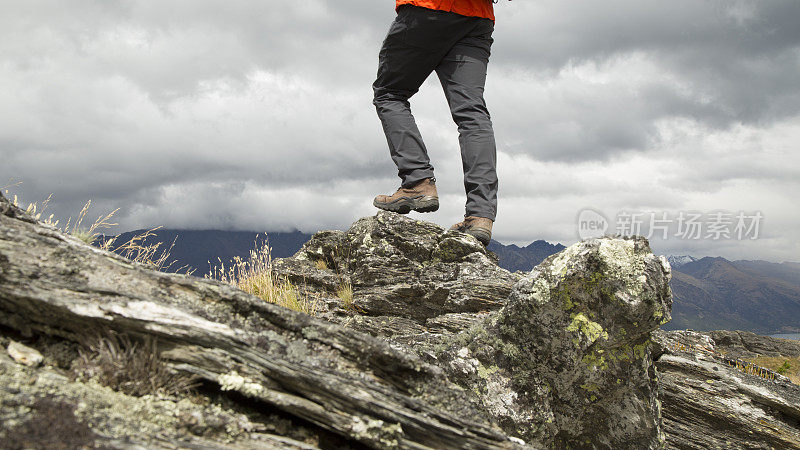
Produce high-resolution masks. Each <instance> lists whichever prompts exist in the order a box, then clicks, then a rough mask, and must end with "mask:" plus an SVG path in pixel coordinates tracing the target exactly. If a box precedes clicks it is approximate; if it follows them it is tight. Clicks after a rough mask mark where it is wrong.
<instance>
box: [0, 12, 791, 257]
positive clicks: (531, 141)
mask: <svg viewBox="0 0 800 450" xmlns="http://www.w3.org/2000/svg"><path fill="white" fill-rule="evenodd" d="M393 7H394V2H393V1H391V0H325V1H322V0H304V1H284V2H277V1H275V0H268V1H236V0H225V1H222V0H217V1H207V0H182V1H175V0H162V1H157V2H156V1H136V0H128V1H114V0H95V1H88V0H70V1H63V0H53V1H36V0H25V1H13V0H0V187H3V186H5V185H8V184H13V183H15V182H17V181H22V184H21V185H13V186H10V187H7V189H8V190H9V191H10V192H11V193H12V194H17V195H19V196H20V197H21V198H22V199H23V202H31V201H41V200H42V199H43V198H46V197H47V195H48V194H50V193H52V194H53V195H54V201H53V202H52V203H51V206H50V212H54V213H56V215H58V216H61V217H68V216H70V215H75V214H76V213H77V211H78V210H80V208H81V206H82V205H83V203H84V202H85V201H86V200H88V199H92V200H93V201H94V203H95V205H96V207H95V208H93V209H92V215H93V216H97V215H99V214H100V213H102V212H107V211H110V210H112V209H115V208H121V209H120V212H119V213H118V215H117V221H118V222H119V223H120V231H125V230H130V229H138V228H145V227H152V226H158V225H163V226H165V227H171V228H195V229H236V230H253V231H287V230H290V229H295V228H297V229H300V230H302V231H305V232H313V231H316V230H319V229H328V228H338V229H342V228H345V227H347V226H348V225H349V224H350V223H352V222H353V221H354V220H356V219H357V218H359V217H362V216H366V215H370V214H374V212H375V210H374V208H373V207H372V198H373V196H374V195H376V194H379V193H385V194H389V193H392V192H394V190H395V189H396V188H397V187H398V185H399V179H398V178H397V177H396V169H395V168H394V165H393V164H392V162H391V160H390V158H389V152H388V149H387V147H386V141H385V138H384V137H383V134H382V131H381V127H380V122H379V121H378V119H377V117H376V115H375V110H374V107H373V106H372V103H371V102H372V90H371V84H372V81H373V80H374V77H375V72H376V69H377V55H378V50H379V48H380V45H381V42H382V40H383V38H384V36H385V33H386V31H387V29H388V27H389V24H390V23H391V21H392V20H393V18H394V14H395V13H394V8H393ZM495 10H496V15H497V23H496V28H495V34H494V37H495V43H494V47H493V54H492V58H491V61H490V64H489V77H488V81H487V87H486V99H487V103H488V105H489V109H490V111H491V113H492V118H493V121H494V124H495V132H496V136H497V142H498V172H499V178H500V192H499V211H498V220H497V222H496V224H495V232H494V237H495V239H497V240H499V241H501V242H504V243H517V244H527V243H530V242H531V241H532V240H535V239H546V240H548V241H550V242H562V243H564V244H570V243H573V242H575V241H576V240H577V239H578V237H579V235H578V226H577V218H578V216H579V214H580V212H581V211H582V210H584V209H585V208H592V209H594V210H596V211H598V212H600V213H602V215H603V216H605V218H606V220H607V223H608V224H609V225H610V229H609V231H610V232H611V231H614V229H615V228H616V225H617V224H619V223H620V220H619V219H618V216H619V217H624V214H627V213H636V212H640V213H643V216H642V217H643V218H644V221H645V225H646V224H647V221H648V220H649V217H650V216H649V214H650V213H656V214H657V216H658V217H659V218H663V217H664V216H663V215H664V214H666V218H667V219H668V220H674V219H676V218H677V217H678V216H679V214H680V213H681V212H687V211H694V212H695V213H699V214H702V217H701V218H700V219H699V221H700V222H702V223H703V226H706V227H709V226H710V225H709V224H710V222H711V221H713V220H712V218H713V217H716V216H714V214H715V213H717V212H723V213H724V214H732V216H731V217H735V216H736V215H737V214H739V213H740V212H742V213H744V214H745V216H746V217H749V216H752V215H754V214H755V213H756V212H760V214H761V215H762V216H763V219H761V220H760V221H759V222H758V223H759V230H758V235H757V237H758V239H755V240H752V239H743V240H739V239H736V238H735V237H734V238H731V239H724V238H722V239H712V238H707V236H706V229H703V230H702V233H703V236H702V238H701V239H688V238H683V237H681V236H674V234H675V233H676V232H677V229H671V230H670V235H669V237H668V238H667V239H666V240H661V239H659V238H654V239H653V240H652V243H653V247H654V249H655V250H656V251H657V252H660V253H664V254H686V253H688V254H692V255H698V256H703V255H715V256H716V255H720V256H725V257H728V258H733V259H767V260H772V261H784V260H791V261H798V260H800V256H799V255H800V231H798V225H797V224H798V222H799V221H800V208H798V204H800V201H798V197H800V152H798V145H799V143H800V81H798V80H800V26H799V25H798V24H800V1H798V0H769V1H763V0H747V1H739V0H673V1H670V2H665V1H663V0H608V1H603V2H598V1H570V2H565V1H563V0H515V1H513V2H506V1H502V2H501V3H500V4H498V5H496V7H495ZM412 107H413V109H414V112H415V115H416V117H417V121H418V123H419V126H420V129H421V130H422V132H423V135H424V137H425V139H426V143H427V145H428V147H429V151H430V156H431V158H432V160H433V164H434V167H435V168H436V172H437V178H438V183H437V185H438V188H439V192H440V196H441V198H440V200H441V203H442V208H441V209H440V210H439V212H437V213H434V214H427V215H419V214H412V216H414V217H418V218H424V219H427V220H432V221H435V222H437V223H439V224H441V225H443V226H449V225H450V224H452V223H454V222H457V221H459V220H460V218H461V216H462V215H463V211H464V210H463V205H464V193H463V184H462V173H461V163H460V155H459V150H458V141H457V131H456V128H455V126H454V125H453V123H452V120H451V119H450V115H449V112H448V110H447V106H446V103H445V100H444V97H443V95H442V92H441V88H440V86H439V85H438V81H437V80H436V77H431V78H430V79H429V80H428V81H427V82H426V84H425V85H424V86H423V87H422V89H421V91H420V93H419V94H417V96H415V97H414V98H413V99H412ZM12 179H13V181H9V180H12ZM621 214H622V215H621ZM725 217H727V216H725ZM734 221H735V219H734ZM751 222H752V221H751ZM676 225H677V224H675V223H673V227H674V226H676ZM645 229H646V227H645ZM731 230H733V228H731ZM745 237H753V231H751V232H750V235H749V236H748V235H746V236H745Z"/></svg>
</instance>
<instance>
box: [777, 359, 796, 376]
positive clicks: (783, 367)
mask: <svg viewBox="0 0 800 450" xmlns="http://www.w3.org/2000/svg"><path fill="white" fill-rule="evenodd" d="M791 368H792V365H791V364H789V360H788V359H787V360H786V361H784V362H783V364H781V366H780V367H778V369H777V370H775V371H776V372H778V373H779V374H781V375H786V374H788V373H789V370H791Z"/></svg>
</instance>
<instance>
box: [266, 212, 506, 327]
mask: <svg viewBox="0 0 800 450" xmlns="http://www.w3.org/2000/svg"><path fill="white" fill-rule="evenodd" d="M275 267H276V269H277V271H278V272H279V273H281V274H282V275H284V276H286V277H287V278H289V279H290V280H292V281H293V282H295V283H296V284H298V285H302V286H306V287H307V288H308V290H309V292H313V293H316V294H318V295H320V296H321V297H323V298H328V299H334V300H333V301H324V302H323V304H324V305H326V308H325V310H324V311H322V315H323V317H325V318H326V319H328V320H332V321H337V322H341V321H343V319H342V316H343V315H346V313H347V311H345V310H344V309H343V308H342V307H341V306H340V305H339V304H338V302H337V301H336V300H335V295H336V294H335V293H336V290H337V288H338V287H339V286H341V285H342V284H345V283H349V284H350V285H351V286H352V288H353V307H354V309H355V310H356V311H358V312H360V313H361V314H362V315H366V316H394V317H402V318H407V319H410V320H413V321H415V322H417V323H419V324H420V325H422V326H423V327H424V328H426V329H427V327H428V325H429V323H428V320H429V319H435V318H437V317H440V316H444V315H447V314H451V313H480V312H485V311H491V310H496V309H499V308H500V307H501V306H503V304H504V303H505V301H506V300H507V299H508V296H509V294H510V293H511V288H512V286H513V285H514V283H516V282H517V281H518V280H519V279H520V275H518V274H512V273H509V272H508V271H507V270H504V269H502V268H500V267H499V266H497V261H496V259H494V258H493V256H492V255H491V254H490V253H488V252H487V251H486V249H485V248H484V247H483V245H481V244H480V242H478V240H477V239H475V238H474V237H472V236H469V235H467V234H464V233H460V232H456V231H447V232H446V231H445V230H444V228H442V227H440V226H438V225H435V224H432V223H429V222H423V221H418V220H413V219H409V218H407V217H405V216H401V215H399V214H395V213H390V212H386V211H381V212H379V213H378V214H377V215H375V216H373V217H365V218H363V219H360V220H358V221H357V222H355V223H354V224H353V226H352V227H350V229H349V230H347V231H346V232H344V233H343V232H340V231H325V232H320V233H317V234H315V235H314V237H313V238H312V239H311V240H310V241H309V242H308V243H306V244H305V245H304V246H303V248H302V249H301V250H300V251H299V252H298V253H297V254H296V255H294V256H293V257H291V258H286V259H280V260H277V261H276V262H275ZM320 267H324V269H322V270H320ZM442 320H443V321H446V318H442ZM431 325H432V328H431V330H432V331H435V330H437V329H439V328H438V325H437V324H436V323H435V321H434V322H431ZM406 331H408V330H407V329H404V328H401V329H398V330H397V332H396V333H395V334H405V332H406Z"/></svg>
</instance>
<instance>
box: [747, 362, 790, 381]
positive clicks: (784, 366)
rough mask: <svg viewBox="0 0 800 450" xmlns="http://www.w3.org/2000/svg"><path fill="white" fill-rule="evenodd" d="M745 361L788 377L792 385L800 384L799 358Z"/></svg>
mask: <svg viewBox="0 0 800 450" xmlns="http://www.w3.org/2000/svg"><path fill="white" fill-rule="evenodd" d="M746 361H748V362H751V363H753V364H756V365H758V366H761V367H764V368H767V369H769V370H774V371H775V372H778V373H779V374H781V375H783V376H785V377H788V378H789V379H790V380H791V381H792V383H794V384H800V356H795V357H788V358H787V357H783V356H759V357H756V358H749V359H747V360H746Z"/></svg>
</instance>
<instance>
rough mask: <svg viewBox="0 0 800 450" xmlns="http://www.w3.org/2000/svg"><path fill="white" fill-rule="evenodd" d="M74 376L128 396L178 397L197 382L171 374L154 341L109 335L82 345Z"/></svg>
mask: <svg viewBox="0 0 800 450" xmlns="http://www.w3.org/2000/svg"><path fill="white" fill-rule="evenodd" d="M82 345H83V347H84V348H83V349H80V350H79V351H78V353H79V356H78V358H77V359H76V360H75V361H74V362H73V363H72V368H71V371H72V374H73V375H74V377H75V378H77V379H81V380H88V379H95V380H97V381H98V382H99V383H100V384H102V385H105V386H108V387H110V388H112V389H114V390H116V391H120V392H123V393H125V394H128V395H133V396H137V397H138V396H142V395H148V394H160V395H178V394H184V393H187V392H189V391H191V390H192V389H193V388H195V387H197V385H198V384H197V381H198V378H197V377H196V376H194V375H184V374H180V373H174V372H172V371H171V370H170V369H169V367H167V365H166V363H165V361H164V360H163V359H161V357H160V355H159V352H158V345H157V342H156V341H155V339H152V338H149V337H148V338H146V339H145V340H144V341H142V342H141V343H138V342H133V341H131V340H130V339H129V338H128V337H127V336H125V335H122V336H119V335H117V334H115V333H112V332H108V333H104V334H103V335H99V336H96V337H93V338H89V339H87V340H86V341H85V342H83V343H82Z"/></svg>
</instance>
